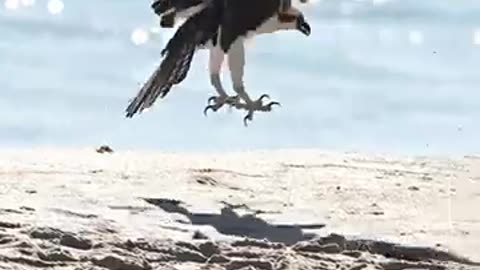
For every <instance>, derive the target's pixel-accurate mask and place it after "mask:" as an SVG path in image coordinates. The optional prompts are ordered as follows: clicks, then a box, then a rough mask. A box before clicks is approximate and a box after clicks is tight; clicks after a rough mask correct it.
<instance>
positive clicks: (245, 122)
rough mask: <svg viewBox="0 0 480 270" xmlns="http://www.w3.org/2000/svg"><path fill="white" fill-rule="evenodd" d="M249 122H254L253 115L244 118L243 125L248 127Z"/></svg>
mask: <svg viewBox="0 0 480 270" xmlns="http://www.w3.org/2000/svg"><path fill="white" fill-rule="evenodd" d="M247 121H252V115H251V114H247V115H246V116H245V117H244V118H243V124H244V125H245V126H246V127H248V123H247Z"/></svg>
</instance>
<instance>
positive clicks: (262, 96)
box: [258, 94, 270, 101]
mask: <svg viewBox="0 0 480 270" xmlns="http://www.w3.org/2000/svg"><path fill="white" fill-rule="evenodd" d="M264 98H268V99H270V96H269V95H267V94H263V95H261V96H260V97H259V98H258V100H260V101H262V100H263V99H264Z"/></svg>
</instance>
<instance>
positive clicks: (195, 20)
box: [126, 8, 220, 118]
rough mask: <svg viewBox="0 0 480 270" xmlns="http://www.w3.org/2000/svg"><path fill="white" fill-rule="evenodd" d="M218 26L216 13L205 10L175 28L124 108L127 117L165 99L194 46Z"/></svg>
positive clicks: (183, 74)
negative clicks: (158, 59)
mask: <svg viewBox="0 0 480 270" xmlns="http://www.w3.org/2000/svg"><path fill="white" fill-rule="evenodd" d="M219 24H220V21H219V19H218V12H216V11H215V9H212V8H206V9H205V10H202V11H201V12H199V13H198V14H195V15H194V16H193V17H191V18H189V19H188V20H187V21H185V22H184V23H183V24H182V25H181V26H180V27H179V28H178V29H177V31H176V32H175V34H174V36H173V37H172V38H171V39H170V40H169V41H168V43H167V45H166V46H165V48H164V49H163V50H162V52H161V55H162V56H163V57H164V58H163V60H162V62H161V63H160V66H159V67H158V68H157V69H156V70H155V71H154V72H153V74H152V75H151V76H150V78H149V79H148V80H147V82H146V83H145V84H144V85H143V86H142V88H141V89H140V90H139V92H138V94H137V95H136V97H135V98H134V99H133V100H132V101H131V102H130V104H129V105H128V107H127V109H126V116H127V117H128V118H131V117H133V115H135V114H136V113H141V112H142V111H143V110H145V109H147V108H149V107H151V106H152V105H153V103H154V102H155V100H156V99H157V98H158V97H160V98H163V97H165V96H166V95H167V94H168V93H169V92H170V89H171V88H172V86H174V85H176V84H179V83H180V82H182V81H183V80H184V79H185V78H186V76H187V73H188V71H189V69H190V66H191V63H192V59H193V56H194V54H195V50H196V49H197V46H199V45H204V44H205V43H206V42H207V41H208V40H210V39H211V38H212V36H214V35H215V34H216V32H217V30H218V26H219Z"/></svg>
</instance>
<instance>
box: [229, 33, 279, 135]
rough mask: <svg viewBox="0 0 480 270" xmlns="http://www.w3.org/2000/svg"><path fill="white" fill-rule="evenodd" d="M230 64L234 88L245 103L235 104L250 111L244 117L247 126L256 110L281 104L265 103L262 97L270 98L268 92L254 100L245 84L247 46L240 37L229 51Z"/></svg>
mask: <svg viewBox="0 0 480 270" xmlns="http://www.w3.org/2000/svg"><path fill="white" fill-rule="evenodd" d="M228 64H229V67H230V75H231V77H232V83H233V90H235V92H236V93H237V95H238V96H239V97H240V99H242V100H243V101H244V102H245V103H240V102H237V103H236V104H235V105H234V106H235V107H236V108H237V109H245V110H247V111H248V113H247V115H246V116H245V117H244V118H243V122H244V124H245V126H247V121H252V120H253V113H254V112H255V111H262V112H269V111H271V110H272V106H273V105H280V103H278V102H276V101H272V102H269V103H267V104H263V102H262V99H263V98H268V97H269V96H268V95H267V94H263V95H261V96H260V98H258V99H257V100H252V99H251V98H250V97H249V96H248V94H247V92H246V91H245V87H244V85H243V74H244V66H245V48H244V45H243V40H242V39H238V40H237V41H235V42H234V43H233V44H232V46H231V47H230V50H229V51H228Z"/></svg>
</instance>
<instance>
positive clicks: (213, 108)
mask: <svg viewBox="0 0 480 270" xmlns="http://www.w3.org/2000/svg"><path fill="white" fill-rule="evenodd" d="M208 110H212V111H214V112H216V111H217V109H216V108H215V106H213V105H208V106H207V107H205V109H203V114H204V115H205V116H207V112H208Z"/></svg>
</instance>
